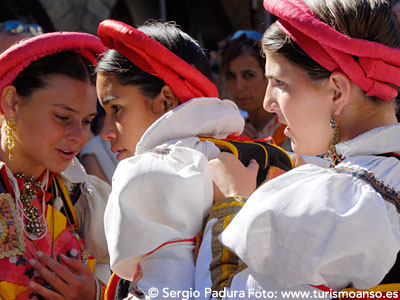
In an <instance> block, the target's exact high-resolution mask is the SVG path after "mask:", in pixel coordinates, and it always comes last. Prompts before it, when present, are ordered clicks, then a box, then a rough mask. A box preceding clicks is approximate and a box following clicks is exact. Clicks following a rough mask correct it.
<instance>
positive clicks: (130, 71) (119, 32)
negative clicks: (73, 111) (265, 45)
mask: <svg viewBox="0 0 400 300" xmlns="http://www.w3.org/2000/svg"><path fill="white" fill-rule="evenodd" d="M98 34H99V36H100V38H101V40H102V41H103V43H104V44H105V45H106V46H107V47H109V48H111V49H112V50H109V51H108V52H107V53H106V54H105V55H104V57H103V58H102V59H101V61H100V62H99V64H98V66H97V68H96V71H97V84H96V85H97V92H98V96H99V99H100V102H101V104H102V106H103V107H104V109H105V111H106V117H105V120H104V126H103V129H102V132H101V136H102V137H103V138H104V139H106V140H109V141H110V142H111V145H112V147H111V148H112V151H113V152H117V153H118V155H117V159H118V160H120V162H119V164H118V167H117V169H116V171H115V173H114V176H113V182H112V193H111V195H110V198H109V204H108V205H107V208H106V213H105V228H106V236H107V242H108V247H109V251H110V254H111V256H110V258H111V268H112V270H113V271H114V273H115V274H116V275H117V276H119V277H121V278H123V279H126V280H129V281H133V285H132V286H131V288H128V289H127V290H131V297H133V296H142V295H143V294H144V295H145V296H146V297H151V298H154V299H166V298H168V299H171V298H173V297H174V296H173V293H178V292H179V293H185V294H187V293H190V291H193V288H194V272H195V267H194V257H193V251H194V247H195V239H194V238H195V236H196V235H197V234H198V233H199V232H200V231H201V228H202V222H203V219H204V217H205V216H206V215H207V214H208V213H209V210H210V208H211V206H212V203H213V184H212V178H211V174H210V172H209V165H208V161H209V160H210V159H214V158H216V157H217V156H218V155H219V154H220V150H219V148H218V147H217V146H215V145H214V144H213V143H211V142H207V141H202V140H200V137H202V136H203V137H214V138H226V137H227V136H228V135H230V134H232V133H235V132H236V133H240V132H242V130H243V126H244V121H243V118H242V117H241V115H240V113H239V110H238V108H237V107H236V105H235V104H234V103H233V102H232V101H229V100H220V99H218V98H217V97H218V93H217V89H216V86H215V85H214V84H213V83H212V82H211V81H210V79H209V77H210V69H209V64H208V61H207V58H206V56H205V54H204V52H203V51H202V49H201V48H200V46H199V45H198V44H197V42H195V41H194V40H193V39H192V38H191V37H190V36H188V35H187V34H185V33H184V32H182V31H181V30H180V29H178V28H177V27H176V26H175V25H174V24H172V23H167V24H162V23H157V22H153V23H146V24H144V25H142V26H140V27H139V28H138V29H135V28H132V27H130V26H128V25H126V24H124V23H121V22H118V21H113V20H106V21H104V22H102V23H101V24H100V26H99V29H98ZM113 282H115V281H112V282H111V284H110V289H111V288H112V287H114V288H115V286H113ZM121 282H123V281H120V284H119V287H118V290H119V296H118V295H117V296H118V297H121V298H123V297H125V296H126V294H125V295H124V294H123V293H122V292H121V290H122V291H123V288H122V286H121ZM121 295H122V296H121ZM179 297H181V296H179ZM117 299H119V298H117Z"/></svg>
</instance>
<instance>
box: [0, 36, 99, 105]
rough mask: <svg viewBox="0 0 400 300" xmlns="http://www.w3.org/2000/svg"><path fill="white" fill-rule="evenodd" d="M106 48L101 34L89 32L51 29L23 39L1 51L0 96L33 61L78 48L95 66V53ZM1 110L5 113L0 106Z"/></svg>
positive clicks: (77, 50) (76, 50)
mask: <svg viewBox="0 0 400 300" xmlns="http://www.w3.org/2000/svg"><path fill="white" fill-rule="evenodd" d="M106 50H107V49H106V47H104V45H103V44H102V43H101V41H100V39H99V38H98V37H96V36H94V35H91V34H88V33H79V32H51V33H45V34H41V35H38V36H35V37H32V38H29V39H26V40H23V41H21V42H19V43H18V44H16V45H14V46H12V47H10V48H8V49H7V50H6V51H4V52H3V53H1V54H0V99H1V92H2V91H3V88H4V87H5V86H6V85H9V84H11V83H13V81H14V80H15V78H17V76H18V74H19V73H21V72H22V70H24V69H25V68H26V67H27V66H29V64H30V63H31V62H33V61H36V60H38V59H40V58H42V57H45V56H48V55H52V54H55V53H58V52H62V51H75V52H77V53H78V54H80V55H82V56H83V57H85V58H87V59H88V60H89V61H90V62H91V63H92V64H93V65H96V58H97V57H96V56H97V55H98V54H101V53H103V52H105V51H106ZM0 110H1V112H2V113H3V109H2V108H1V107H0Z"/></svg>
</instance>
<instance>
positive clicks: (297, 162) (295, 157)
mask: <svg viewBox="0 0 400 300" xmlns="http://www.w3.org/2000/svg"><path fill="white" fill-rule="evenodd" d="M290 157H291V158H292V161H293V164H294V167H295V168H296V167H299V166H302V165H305V164H306V161H305V160H304V159H303V157H302V156H301V155H300V154H297V153H293V154H291V155H290Z"/></svg>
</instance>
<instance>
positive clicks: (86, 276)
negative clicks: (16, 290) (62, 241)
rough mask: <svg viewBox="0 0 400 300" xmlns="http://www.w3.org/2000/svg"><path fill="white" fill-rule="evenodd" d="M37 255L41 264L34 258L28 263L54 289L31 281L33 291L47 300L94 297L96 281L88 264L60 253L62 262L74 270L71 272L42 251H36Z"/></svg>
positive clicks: (74, 299)
mask: <svg viewBox="0 0 400 300" xmlns="http://www.w3.org/2000/svg"><path fill="white" fill-rule="evenodd" d="M37 255H38V257H39V259H40V261H41V262H42V263H43V264H41V263H40V262H38V261H37V260H35V259H30V260H29V264H30V265H31V266H32V267H33V268H34V269H35V270H36V271H37V272H38V273H39V274H40V276H41V277H42V278H43V279H44V280H45V281H46V282H47V283H49V284H50V285H51V286H52V287H53V288H54V290H50V289H47V288H45V287H44V286H42V285H40V284H39V283H37V282H34V281H31V282H30V283H29V287H30V288H31V289H32V290H33V291H34V292H36V293H37V294H39V295H41V296H43V298H44V299H48V300H59V299H68V300H77V299H82V300H83V299H84V300H91V299H95V298H96V282H95V279H94V277H93V275H92V272H91V271H90V269H89V267H88V266H86V265H84V264H83V263H81V262H80V261H78V260H76V259H73V258H68V257H66V256H65V255H63V254H61V255H60V257H61V260H62V262H64V263H65V264H66V265H67V266H68V267H70V268H71V269H72V270H74V272H71V271H70V270H68V269H67V268H66V267H65V266H63V265H62V264H60V263H59V262H57V261H56V260H55V259H53V258H51V257H50V256H48V255H46V254H44V253H43V252H41V251H38V252H37Z"/></svg>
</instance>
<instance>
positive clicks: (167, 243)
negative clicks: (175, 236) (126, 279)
mask: <svg viewBox="0 0 400 300" xmlns="http://www.w3.org/2000/svg"><path fill="white" fill-rule="evenodd" d="M195 240H196V238H190V239H184V240H177V241H170V242H166V243H164V244H162V245H160V246H158V247H157V248H156V249H154V250H153V251H150V252H149V253H147V254H146V255H145V257H146V256H149V255H150V254H153V253H154V252H156V251H157V250H158V249H160V248H162V247H164V246H166V245H169V244H175V243H185V242H194V241H195Z"/></svg>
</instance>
